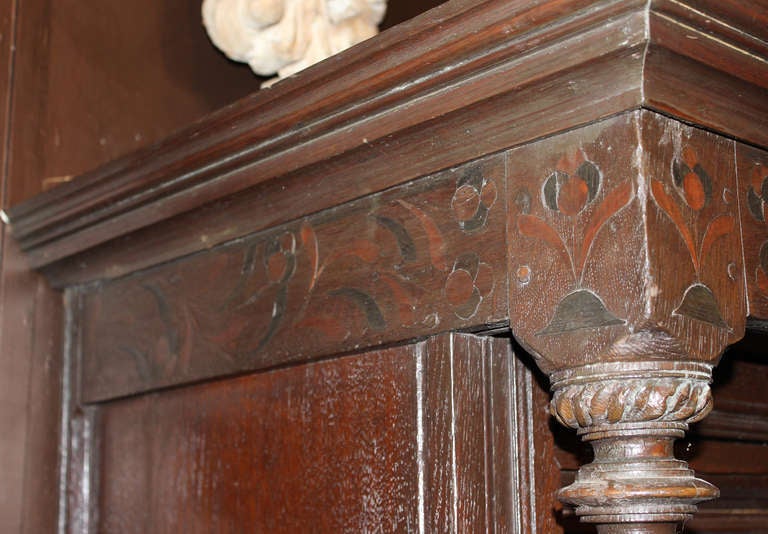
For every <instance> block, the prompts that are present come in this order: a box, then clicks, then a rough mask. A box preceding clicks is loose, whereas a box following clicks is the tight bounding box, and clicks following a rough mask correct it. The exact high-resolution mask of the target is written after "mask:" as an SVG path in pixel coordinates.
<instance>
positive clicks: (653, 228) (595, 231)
mask: <svg viewBox="0 0 768 534" xmlns="http://www.w3.org/2000/svg"><path fill="white" fill-rule="evenodd" d="M638 151H639V152H640V154H641V155H640V156H638V155H637V154H638ZM732 153H733V143H732V142H730V141H728V140H725V139H723V138H720V137H718V136H714V135H711V134H706V133H704V132H702V131H698V130H694V129H691V128H685V127H681V126H680V125H679V123H677V122H674V121H671V120H670V119H666V118H663V117H660V116H658V115H655V114H652V113H648V112H637V113H635V114H628V115H624V116H621V117H617V118H615V119H612V120H609V121H605V122H603V123H599V124H596V125H594V126H591V127H588V128H583V129H580V130H576V131H574V132H572V133H568V134H564V135H562V136H557V137H553V138H549V139H546V140H544V141H540V142H538V143H533V144H530V145H526V146H524V147H521V148H519V149H516V150H512V151H510V152H509V155H508V157H509V164H508V166H509V168H510V169H513V170H512V172H511V174H510V176H509V177H508V183H509V184H510V190H509V192H508V199H507V202H508V205H509V208H510V214H509V218H508V233H509V235H510V241H509V243H510V244H509V247H510V251H509V261H510V263H509V272H510V276H511V278H510V292H511V296H510V302H511V303H512V309H511V312H510V320H511V323H512V325H513V327H512V328H513V331H514V332H515V334H516V335H517V336H518V339H522V340H524V341H523V342H524V344H526V346H527V347H529V348H531V349H532V350H533V354H534V355H542V354H543V355H547V356H546V357H545V358H546V359H545V360H544V361H542V360H541V359H539V361H538V364H539V365H540V366H541V367H542V368H543V369H545V370H553V369H555V370H556V369H559V368H561V367H564V366H565V367H569V366H571V365H573V362H574V361H578V362H581V363H582V364H588V363H594V362H597V361H601V362H605V361H615V360H623V359H627V358H641V357H642V356H643V354H644V352H645V351H648V352H649V353H653V352H654V351H662V350H664V351H668V352H675V353H677V354H680V355H685V357H684V359H693V360H699V359H702V360H705V361H706V360H707V359H709V360H713V359H715V358H717V357H718V356H719V355H720V352H721V351H722V350H723V349H724V348H725V346H726V345H727V344H728V343H729V342H733V341H735V340H737V339H739V338H740V337H741V336H742V335H743V332H744V328H745V326H744V325H745V306H746V304H745V302H744V296H743V294H742V293H743V280H742V278H741V276H740V275H741V273H742V272H743V271H742V267H741V263H742V258H741V239H740V234H739V231H738V217H739V213H738V205H737V200H736V199H735V198H734V195H733V192H734V191H736V172H735V168H734V166H735V165H734V161H733V158H732V157H722V154H726V155H727V156H730V155H731V154H732ZM694 168H695V169H696V172H693V171H692V170H691V169H694ZM649 178H650V179H649ZM580 187H583V189H579V188H580ZM581 191H583V195H582V194H580V192H581ZM619 236H620V237H619ZM643 265H645V266H644V267H643ZM672 265H674V266H675V267H674V269H675V271H674V276H672V273H671V272H670V271H668V269H669V268H670V267H671V266H672ZM639 266H640V267H642V268H639ZM727 272H731V274H732V275H733V276H732V277H730V278H729V277H728V276H727V275H726V273H727ZM659 295H661V298H659ZM531 302H537V303H539V305H538V306H537V307H535V308H533V309H531V306H530V303H531ZM654 331H656V332H664V335H663V336H655V335H654ZM563 336H566V337H565V339H567V340H568V341H567V343H565V344H564V342H563V339H564V337H563ZM661 337H664V339H661ZM552 358H554V359H552Z"/></svg>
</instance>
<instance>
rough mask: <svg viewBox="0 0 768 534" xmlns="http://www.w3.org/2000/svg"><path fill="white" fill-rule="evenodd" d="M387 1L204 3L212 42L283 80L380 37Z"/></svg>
mask: <svg viewBox="0 0 768 534" xmlns="http://www.w3.org/2000/svg"><path fill="white" fill-rule="evenodd" d="M385 8H386V0H203V23H204V24H205V28H206V30H207V31H208V35H209V37H210V38H211V40H212V41H213V43H214V44H215V45H216V46H217V47H218V48H219V49H221V50H222V51H223V52H224V53H225V54H226V55H227V56H228V57H229V58H230V59H233V60H235V61H242V62H244V63H248V64H249V65H250V66H251V69H253V71H254V72H255V73H256V74H259V75H262V76H270V75H272V74H275V73H277V75H278V78H284V77H286V76H290V75H291V74H293V73H295V72H297V71H300V70H301V69H304V68H306V67H308V66H310V65H312V64H314V63H317V62H318V61H321V60H322V59H325V58H326V57H328V56H330V55H332V54H335V53H337V52H340V51H342V50H344V49H345V48H349V47H350V46H352V45H354V44H356V43H359V42H360V41H363V40H365V39H368V38H369V37H373V36H374V35H376V33H378V28H377V25H378V24H379V22H381V19H382V18H383V16H384V10H385Z"/></svg>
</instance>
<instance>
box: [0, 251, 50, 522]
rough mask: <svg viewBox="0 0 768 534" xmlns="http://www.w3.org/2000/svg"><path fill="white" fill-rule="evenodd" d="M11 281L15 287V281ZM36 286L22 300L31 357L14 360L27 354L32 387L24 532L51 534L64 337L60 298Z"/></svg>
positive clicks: (29, 389)
mask: <svg viewBox="0 0 768 534" xmlns="http://www.w3.org/2000/svg"><path fill="white" fill-rule="evenodd" d="M16 253H17V254H18V252H16ZM10 280H11V281H13V277H10ZM33 280H34V283H35V285H34V288H24V296H27V295H29V296H31V297H32V298H33V303H34V315H33V316H32V317H29V318H27V319H28V320H29V319H31V321H30V323H28V324H30V325H33V328H26V329H24V330H23V331H24V332H26V334H27V335H28V336H29V338H30V342H29V347H28V349H27V350H28V352H21V351H20V350H19V351H18V352H16V351H14V352H13V354H14V355H15V356H16V357H20V355H21V354H29V358H30V360H29V366H30V370H29V381H28V382H27V383H25V384H23V385H24V386H26V388H27V397H26V417H27V429H26V436H25V445H24V455H25V458H24V484H23V486H22V487H23V494H22V497H23V504H22V518H23V522H22V529H21V532H25V533H30V534H34V533H36V532H53V531H55V529H56V528H57V523H58V510H59V497H60V493H59V489H60V488H59V474H60V467H61V464H60V456H59V452H60V446H61V440H60V439H59V435H60V428H61V406H62V394H63V391H64V389H63V384H62V380H61V375H62V349H61V347H62V345H63V340H62V333H63V331H64V328H63V326H64V325H63V321H62V301H61V295H60V294H59V293H57V292H54V291H52V290H51V288H50V287H49V286H48V284H46V283H45V280H44V279H43V278H42V277H40V276H35V277H34V279H33ZM32 291H34V293H33V292H32ZM6 306H7V304H6ZM17 309H19V307H18V305H17V306H16V307H6V308H5V312H4V313H5V314H8V315H12V314H10V313H9V311H10V310H17ZM10 328H18V325H7V323H6V324H4V325H3V332H4V333H5V332H8V333H10V332H11V330H10ZM20 349H21V347H20ZM11 376H13V375H11ZM16 378H18V375H17V376H16ZM17 489H18V488H17Z"/></svg>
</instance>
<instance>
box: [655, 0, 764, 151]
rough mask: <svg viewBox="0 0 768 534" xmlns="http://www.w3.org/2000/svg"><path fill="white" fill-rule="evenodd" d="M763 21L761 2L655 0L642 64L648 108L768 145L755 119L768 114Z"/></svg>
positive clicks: (762, 129) (758, 122)
mask: <svg viewBox="0 0 768 534" xmlns="http://www.w3.org/2000/svg"><path fill="white" fill-rule="evenodd" d="M766 19H768V7H766V5H765V4H764V3H763V2H751V3H750V5H749V7H746V5H743V4H742V5H737V3H736V2H733V1H728V2H714V1H710V0H707V1H701V0H697V1H692V2H678V1H676V0H655V1H654V2H653V9H652V13H651V15H650V18H649V31H650V35H651V37H650V46H649V48H648V51H647V52H646V55H645V64H644V69H645V73H646V74H645V83H644V87H643V88H644V101H645V102H644V103H645V105H646V106H647V107H649V108H651V109H656V110H660V111H663V112H664V113H669V114H672V115H675V116H677V117H679V118H682V119H684V120H686V121H691V122H693V123H696V124H698V125H700V126H703V127H706V128H710V129H713V130H716V131H719V132H723V133H726V134H729V135H731V136H735V137H739V138H742V139H746V140H748V141H750V142H752V143H756V144H761V145H763V146H765V145H768V136H766V134H765V129H764V128H761V127H760V124H761V121H759V120H758V121H756V120H754V119H755V117H764V116H766V115H767V114H768V75H767V74H766V72H765V65H766V61H765V58H766V57H768V26H766V25H765V23H764V22H765V20H766ZM761 22H762V24H761ZM734 24H735V25H734ZM683 73H684V74H683Z"/></svg>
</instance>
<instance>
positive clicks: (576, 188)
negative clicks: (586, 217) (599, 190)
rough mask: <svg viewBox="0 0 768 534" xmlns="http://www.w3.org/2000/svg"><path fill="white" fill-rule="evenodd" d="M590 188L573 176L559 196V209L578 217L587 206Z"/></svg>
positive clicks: (561, 188)
mask: <svg viewBox="0 0 768 534" xmlns="http://www.w3.org/2000/svg"><path fill="white" fill-rule="evenodd" d="M588 195H589V188H588V187H587V183H586V182H585V181H584V180H582V179H581V178H579V177H578V176H571V177H570V178H569V179H568V180H567V181H566V182H565V183H564V184H563V185H562V186H560V191H559V194H558V196H557V207H558V208H560V211H562V212H563V213H565V214H566V215H571V216H573V215H576V214H577V213H579V212H580V211H581V210H582V209H584V206H586V204H587V197H588Z"/></svg>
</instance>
